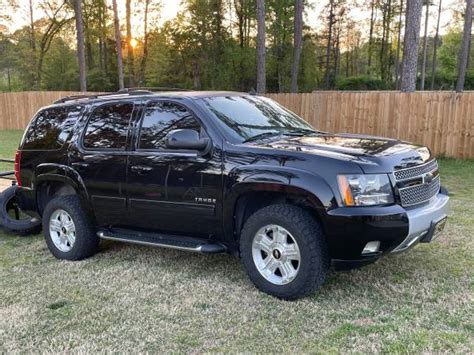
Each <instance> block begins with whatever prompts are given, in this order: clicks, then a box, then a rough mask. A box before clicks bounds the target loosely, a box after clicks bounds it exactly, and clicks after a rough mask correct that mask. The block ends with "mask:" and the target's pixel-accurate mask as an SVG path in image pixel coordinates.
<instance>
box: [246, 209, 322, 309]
mask: <svg viewBox="0 0 474 355" xmlns="http://www.w3.org/2000/svg"><path fill="white" fill-rule="evenodd" d="M240 252H241V259H242V262H243V264H244V267H245V269H246V271H247V273H248V275H249V277H250V279H251V280H252V281H253V283H254V284H255V285H256V286H257V288H259V289H260V290H262V291H264V292H266V293H268V294H270V295H273V296H276V297H279V298H283V299H288V300H293V299H298V298H301V297H304V296H307V295H309V294H310V293H312V292H313V291H314V290H316V289H318V288H319V287H320V286H321V285H322V283H323V282H324V280H325V277H326V273H327V269H328V266H329V256H328V251H327V246H326V243H325V239H324V235H323V233H322V229H321V226H320V224H319V223H318V222H317V221H316V220H315V218H314V217H313V216H312V215H311V214H310V213H309V212H307V211H305V210H303V209H301V208H299V207H296V206H292V205H272V206H268V207H265V208H262V209H261V210H259V211H257V212H255V213H254V214H253V215H252V216H250V218H249V219H248V220H247V222H246V223H245V226H244V228H243V230H242V234H241V239H240Z"/></svg>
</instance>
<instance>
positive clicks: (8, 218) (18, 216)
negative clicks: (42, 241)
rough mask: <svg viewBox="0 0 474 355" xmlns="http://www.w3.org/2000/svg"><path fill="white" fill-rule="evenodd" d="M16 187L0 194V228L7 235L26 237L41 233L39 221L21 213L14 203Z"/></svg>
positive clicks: (11, 187)
mask: <svg viewBox="0 0 474 355" xmlns="http://www.w3.org/2000/svg"><path fill="white" fill-rule="evenodd" d="M17 189H18V186H10V187H9V188H7V189H6V190H4V191H2V192H1V193H0V227H2V229H3V230H5V231H6V232H8V233H12V234H16V235H20V236H27V235H31V234H38V233H39V232H41V220H40V219H39V218H36V217H32V216H29V215H27V214H26V213H24V212H22V211H21V210H20V208H19V207H18V205H17V203H16V196H15V193H16V190H17Z"/></svg>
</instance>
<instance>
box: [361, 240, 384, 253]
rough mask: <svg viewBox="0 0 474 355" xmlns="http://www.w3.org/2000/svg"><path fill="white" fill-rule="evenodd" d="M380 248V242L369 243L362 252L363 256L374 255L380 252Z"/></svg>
mask: <svg viewBox="0 0 474 355" xmlns="http://www.w3.org/2000/svg"><path fill="white" fill-rule="evenodd" d="M379 248H380V242H379V241H378V240H375V241H373V242H368V243H367V244H366V245H365V247H364V250H362V255H367V254H373V253H376V252H378V251H379Z"/></svg>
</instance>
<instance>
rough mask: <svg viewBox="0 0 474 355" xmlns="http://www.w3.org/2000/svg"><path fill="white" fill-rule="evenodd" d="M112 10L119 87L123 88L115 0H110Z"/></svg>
mask: <svg viewBox="0 0 474 355" xmlns="http://www.w3.org/2000/svg"><path fill="white" fill-rule="evenodd" d="M112 6H113V10H114V29H115V49H116V50H117V71H118V81H119V88H120V90H122V89H123V88H124V84H123V61H122V38H121V35H120V23H119V18H118V10H117V0H112Z"/></svg>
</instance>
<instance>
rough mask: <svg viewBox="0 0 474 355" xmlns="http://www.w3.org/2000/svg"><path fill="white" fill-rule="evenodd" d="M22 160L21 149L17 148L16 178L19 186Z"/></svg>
mask: <svg viewBox="0 0 474 355" xmlns="http://www.w3.org/2000/svg"><path fill="white" fill-rule="evenodd" d="M20 161H21V151H19V150H17V151H16V154H15V179H16V183H17V185H18V186H21V178H20Z"/></svg>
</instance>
